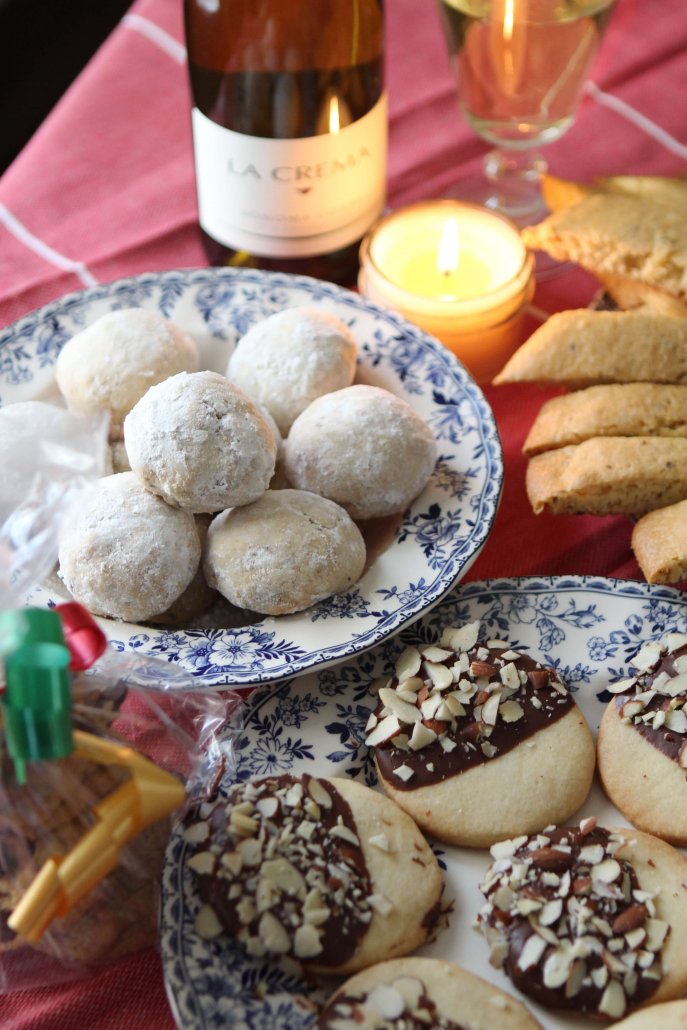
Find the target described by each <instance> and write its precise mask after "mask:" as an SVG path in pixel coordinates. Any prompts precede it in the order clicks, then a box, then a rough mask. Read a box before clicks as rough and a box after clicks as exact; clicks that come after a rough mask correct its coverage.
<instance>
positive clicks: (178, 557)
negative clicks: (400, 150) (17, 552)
mask: <svg viewBox="0 0 687 1030" xmlns="http://www.w3.org/2000/svg"><path fill="white" fill-rule="evenodd" d="M58 559H59V571H58V575H59V576H60V578H61V579H62V580H63V582H64V584H65V586H66V587H67V590H68V591H69V592H70V594H71V596H72V597H73V598H74V600H75V601H79V602H80V604H83V605H84V607H86V608H88V610H89V611H90V612H93V614H94V615H109V616H111V617H112V618H114V619H127V620H129V621H131V622H141V621H143V620H145V619H148V618H149V617H150V616H152V615H155V614H156V613H157V612H161V611H164V610H165V608H168V607H169V605H171V603H172V601H174V600H176V598H177V597H178V596H179V595H180V594H181V593H182V591H183V590H184V589H185V588H186V587H187V586H188V584H189V583H190V582H191V580H192V579H193V577H194V575H195V573H196V570H197V568H198V563H199V561H200V541H199V539H198V532H197V530H196V526H195V523H194V521H193V516H192V515H190V514H189V513H188V512H185V511H180V510H178V509H174V508H170V507H169V505H167V504H165V502H164V501H162V500H161V499H160V498H159V497H156V496H155V495H154V494H151V493H149V492H148V491H147V490H146V489H145V488H144V487H143V486H142V485H141V483H140V482H139V480H138V479H137V478H136V476H135V475H134V474H133V472H121V473H119V474H118V475H115V476H107V477H106V478H105V479H100V480H98V481H97V483H96V484H95V486H94V488H93V492H92V494H90V495H89V496H88V497H87V498H86V499H85V500H84V502H83V505H82V507H81V509H80V510H79V511H78V512H77V514H76V516H75V518H74V519H73V520H72V522H71V524H70V525H69V526H65V527H64V529H63V531H62V533H61V535H60V542H59V550H58Z"/></svg>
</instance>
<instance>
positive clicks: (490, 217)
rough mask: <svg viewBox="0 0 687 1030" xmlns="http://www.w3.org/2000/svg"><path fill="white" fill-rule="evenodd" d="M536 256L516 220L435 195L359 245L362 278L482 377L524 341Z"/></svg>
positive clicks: (364, 287) (367, 290)
mask: <svg viewBox="0 0 687 1030" xmlns="http://www.w3.org/2000/svg"><path fill="white" fill-rule="evenodd" d="M532 271H533V259H532V256H531V255H530V254H528V252H527V250H526V249H525V246H524V244H523V243H522V240H521V239H520V233H519V231H518V229H517V227H516V226H515V225H514V224H513V223H512V222H510V221H509V220H508V219H506V218H504V217H503V216H501V215H498V214H495V213H494V212H492V211H489V210H488V209H487V208H483V207H480V206H479V205H477V204H468V203H464V202H461V201H453V200H431V201H421V202H419V203H417V204H411V205H409V206H408V207H405V208H399V209H398V210H397V211H394V212H392V213H391V214H389V215H387V216H385V217H384V218H382V219H381V221H379V222H378V223H377V225H376V226H374V227H373V228H372V230H371V231H370V233H369V234H368V236H367V237H366V239H365V240H364V241H363V244H362V247H361V268H360V277H359V280H358V285H359V288H360V292H361V293H363V294H364V295H365V296H366V297H369V298H370V300H373V301H376V302H378V303H381V304H384V305H385V306H387V307H391V308H395V309H396V310H398V311H399V312H400V313H401V314H403V315H404V316H405V317H406V318H407V319H409V320H410V321H411V322H415V323H416V324H417V325H419V326H420V327H421V328H423V329H425V330H426V331H427V332H429V333H431V334H432V335H433V336H436V337H437V338H438V339H439V340H441V341H442V342H443V343H444V344H446V346H447V347H449V348H450V349H451V350H452V351H454V353H455V354H456V355H457V356H458V357H459V358H460V360H461V361H462V362H463V364H464V365H465V366H466V368H467V369H468V370H469V371H470V372H471V373H472V375H473V376H474V377H475V379H477V381H478V382H487V381H488V380H489V379H491V378H492V376H493V375H494V374H495V373H496V372H497V371H498V370H499V369H500V368H501V367H502V365H503V364H505V361H506V360H507V358H508V357H509V356H510V354H511V353H512V352H513V350H515V348H516V347H517V346H518V345H519V343H520V342H521V332H522V319H523V316H524V312H525V307H526V305H527V303H528V301H529V300H530V299H531V297H532V293H533V291H534V279H533V276H532Z"/></svg>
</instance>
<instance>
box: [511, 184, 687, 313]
mask: <svg viewBox="0 0 687 1030" xmlns="http://www.w3.org/2000/svg"><path fill="white" fill-rule="evenodd" d="M542 192H543V194H544V198H545V200H546V202H547V204H548V206H549V207H550V208H551V210H552V213H551V215H550V216H549V217H548V218H546V219H544V221H542V222H540V223H539V224H538V225H533V226H530V227H528V228H526V229H523V233H522V236H523V240H524V242H525V244H526V245H527V246H528V247H531V248H532V249H533V250H544V251H546V252H547V253H549V254H550V255H551V256H552V257H554V258H556V259H557V260H559V261H573V262H575V263H576V264H579V265H581V266H582V267H583V268H586V269H587V270H588V271H589V272H592V273H593V274H594V275H595V276H596V277H597V278H598V279H599V281H600V282H601V283H602V284H603V286H604V289H605V290H606V292H607V293H608V294H609V295H610V296H611V297H612V298H613V300H614V301H615V303H616V304H617V305H618V307H619V308H621V309H622V310H634V309H643V310H648V311H656V312H658V313H660V314H665V315H678V316H685V315H687V178H674V179H667V178H662V177H660V176H651V175H644V176H631V175H625V176H623V175H621V176H611V177H609V178H605V179H600V180H598V181H597V182H596V183H595V185H594V186H592V187H590V186H583V185H581V184H579V183H575V182H569V181H567V180H564V179H556V178H555V177H553V176H544V177H543V181H542Z"/></svg>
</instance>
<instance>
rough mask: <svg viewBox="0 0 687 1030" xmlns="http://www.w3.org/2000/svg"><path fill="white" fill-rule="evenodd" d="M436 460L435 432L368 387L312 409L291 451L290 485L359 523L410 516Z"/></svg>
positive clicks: (293, 434)
mask: <svg viewBox="0 0 687 1030" xmlns="http://www.w3.org/2000/svg"><path fill="white" fill-rule="evenodd" d="M436 457H437V445H436V441H435V439H434V435H433V433H432V431H431V429H430V428H429V426H428V425H427V424H426V423H425V422H424V421H423V420H422V419H421V418H420V416H419V415H418V414H417V413H416V412H415V411H414V410H413V409H412V408H411V407H410V405H409V404H408V403H407V402H406V401H404V400H402V399H401V398H400V397H397V396H396V395H395V394H393V393H390V392H389V391H388V390H383V389H381V388H380V387H378V386H364V385H362V384H360V385H355V386H349V387H347V388H346V389H345V390H337V391H336V392H335V393H328V394H326V395H325V396H324V397H320V398H318V399H317V400H316V401H313V403H312V404H310V405H309V407H307V408H306V409H305V411H304V412H303V413H302V414H301V415H299V416H298V418H297V419H296V421H295V422H294V424H293V425H292V427H291V431H290V433H289V435H288V437H287V440H286V445H285V469H286V475H287V476H288V479H289V481H290V482H291V483H293V485H294V486H296V487H298V488H299V489H301V490H312V491H313V492H314V493H316V494H322V496H323V497H329V498H330V500H332V501H336V503H337V504H340V505H341V506H342V508H345V509H346V511H347V512H348V513H349V514H350V516H351V518H354V519H371V518H378V517H380V516H384V515H392V514H394V513H395V512H399V511H404V510H405V509H406V508H407V507H408V505H409V504H410V503H411V501H413V500H414V499H415V498H416V497H417V496H418V494H419V493H420V492H421V491H422V490H423V488H424V487H425V485H426V483H427V480H428V479H429V477H430V475H431V474H432V470H433V469H434V464H435V462H436Z"/></svg>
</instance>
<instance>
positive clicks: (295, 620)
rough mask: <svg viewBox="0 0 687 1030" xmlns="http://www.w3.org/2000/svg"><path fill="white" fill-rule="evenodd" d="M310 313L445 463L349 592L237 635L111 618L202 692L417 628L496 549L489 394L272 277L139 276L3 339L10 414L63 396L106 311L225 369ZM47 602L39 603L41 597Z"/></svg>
mask: <svg viewBox="0 0 687 1030" xmlns="http://www.w3.org/2000/svg"><path fill="white" fill-rule="evenodd" d="M302 304H308V305H313V306H317V307H320V308H324V309H325V310H327V311H331V312H332V313H334V314H335V315H337V316H338V317H339V318H341V319H342V321H344V322H345V323H346V324H347V325H348V326H350V328H351V331H352V332H353V334H354V336H355V338H356V340H357V342H358V347H359V365H358V375H357V379H358V381H361V382H367V383H372V384H374V385H377V386H382V387H384V388H386V389H388V390H391V391H392V392H393V393H396V394H398V395H399V396H401V397H403V398H404V399H405V400H406V401H408V403H409V404H411V405H412V407H413V408H415V410H416V411H417V412H418V413H419V414H420V415H421V416H422V417H423V418H424V419H425V421H426V422H427V423H428V424H429V425H430V426H431V428H432V430H433V432H434V434H435V436H436V438H437V441H438V444H439V460H438V462H437V466H436V469H435V471H434V473H433V475H432V478H431V480H430V482H429V484H428V485H427V487H426V489H425V490H424V491H423V492H422V494H421V495H420V497H418V498H417V500H416V501H415V503H414V504H413V505H412V507H411V508H410V509H409V510H408V511H407V512H406V513H405V515H404V517H403V521H402V523H401V525H400V526H399V527H398V529H397V530H396V533H395V537H394V539H393V542H392V543H391V544H390V546H389V547H388V548H387V549H386V551H384V553H383V554H382V555H380V557H379V558H378V559H377V560H376V561H375V562H374V563H373V564H372V566H371V567H370V568H369V570H368V571H367V572H366V573H365V575H364V576H363V577H362V579H360V580H359V581H358V583H356V584H355V586H354V587H353V588H352V589H351V590H349V591H348V592H347V593H344V594H338V595H337V596H335V597H332V598H330V599H328V600H326V601H323V602H322V603H321V604H317V605H315V606H313V607H312V608H310V609H309V610H308V611H306V612H302V613H299V614H297V615H292V616H282V617H280V618H278V619H275V618H265V619H263V620H262V621H260V622H259V623H257V624H255V625H251V626H247V627H242V628H241V629H232V630H226V629H212V630H204V629H189V630H188V631H185V632H179V631H169V630H156V629H151V628H149V627H142V626H136V625H131V624H127V623H121V622H111V621H110V622H108V621H107V620H102V625H103V628H104V629H105V631H106V633H107V635H108V637H109V638H110V639H111V640H112V641H114V642H115V644H116V646H117V647H119V648H121V649H122V650H136V651H138V652H139V653H144V654H147V655H156V656H158V657H160V658H162V659H163V660H166V661H169V662H175V663H178V664H179V665H180V666H181V667H183V668H184V669H186V670H187V671H189V672H190V673H191V674H192V675H193V676H194V677H195V678H196V679H197V680H198V684H199V686H200V685H202V686H211V685H212V686H214V685H221V684H228V683H231V684H235V685H239V686H240V685H248V684H255V683H265V682H274V681H278V680H280V679H284V678H286V677H290V676H294V675H297V674H299V673H302V672H305V671H306V670H308V669H312V668H315V667H323V666H325V665H328V664H331V663H333V662H339V661H342V660H344V659H346V658H350V657H351V656H352V655H355V654H360V653H361V652H363V651H365V650H367V649H368V648H369V647H371V646H372V645H373V644H376V643H378V642H379V641H381V640H384V639H386V638H387V637H390V636H392V635H393V634H394V633H396V632H398V630H400V629H401V628H402V627H404V626H407V625H409V624H410V623H411V622H413V621H414V620H415V619H417V618H418V617H419V616H420V615H421V614H422V613H423V612H425V611H427V610H428V609H429V608H431V607H432V605H434V604H435V603H436V602H437V601H438V600H439V599H440V598H441V597H443V595H444V594H445V593H446V592H447V591H448V590H450V588H451V587H452V586H453V585H454V584H455V583H456V582H457V581H458V580H459V579H460V578H461V576H463V575H464V573H465V572H466V571H467V569H468V568H469V566H470V565H471V563H472V562H473V561H474V559H475V558H476V557H477V555H478V554H479V552H480V550H481V549H482V547H483V545H484V543H485V541H486V539H487V536H488V534H489V531H490V529H491V526H492V524H493V521H494V518H495V516H496V510H497V507H498V502H499V498H500V494H501V487H502V483H503V461H502V454H501V445H500V441H499V438H498V433H497V430H496V424H495V422H494V417H493V414H492V412H491V409H490V407H489V405H488V404H487V402H486V400H485V399H484V396H483V394H482V392H481V391H480V389H479V388H478V387H477V386H476V384H475V383H474V381H473V380H472V379H471V378H470V376H469V375H468V373H467V372H466V371H465V370H464V369H463V367H462V365H461V364H460V363H459V362H458V360H457V358H455V357H454V356H453V354H452V353H451V352H450V351H448V350H447V349H446V348H445V347H443V346H442V345H441V344H440V343H438V342H437V341H436V340H434V339H433V338H432V337H430V336H427V334H426V333H424V332H423V331H422V330H421V329H418V328H417V327H416V326H413V325H411V324H410V323H408V322H406V321H404V320H403V319H401V318H400V317H398V316H396V315H393V314H391V313H390V312H387V311H384V310H382V309H381V308H378V307H376V306H375V305H373V304H371V303H369V302H368V301H366V300H365V299H363V298H362V297H360V296H358V295H357V294H354V293H351V292H349V291H347V290H342V289H340V288H339V287H336V286H333V285H331V284H329V283H324V282H319V281H317V280H315V279H308V278H305V277H300V276H298V277H297V276H289V275H283V274H277V273H268V272H259V271H252V270H243V269H200V270H192V271H176V272H164V273H159V274H150V275H141V276H138V277H136V278H132V279H124V280H120V281H118V282H113V283H107V284H103V285H99V286H95V287H92V288H91V289H88V290H84V291H82V292H80V293H74V294H71V295H69V296H67V297H63V298H62V299H61V300H59V301H56V302H55V303H53V304H49V305H47V306H46V307H44V308H41V309H40V310H39V311H37V312H34V313H33V314H31V315H29V316H28V317H26V318H23V319H21V320H20V321H19V322H16V323H15V324H14V325H12V326H10V327H9V328H8V329H6V330H4V331H3V332H2V333H0V403H1V404H9V403H12V402H15V401H21V400H36V399H39V400H50V399H57V387H56V383H55V374H54V373H55V361H56V359H57V355H58V354H59V352H60V349H61V348H62V346H63V345H64V343H65V342H66V341H67V340H68V339H69V338H70V337H71V336H72V335H73V334H74V333H76V332H78V331H79V330H81V329H83V328H84V326H86V325H89V324H91V323H92V322H94V321H95V320H96V318H99V317H100V316H101V315H103V314H104V313H105V312H107V311H111V310H114V309H117V308H125V307H138V306H140V307H144V308H152V309H153V310H156V311H159V312H161V313H162V314H163V315H165V316H166V317H167V318H169V319H171V320H172V321H173V322H175V323H177V324H178V325H180V326H181V327H182V328H184V329H186V330H187V331H188V332H189V333H191V335H192V336H193V337H194V338H195V339H196V341H197V342H198V344H199V347H200V352H201V367H204V368H211V369H214V370H215V371H219V372H224V371H225V369H226V365H227V360H228V358H229V355H230V354H231V352H232V349H233V347H234V344H235V342H236V341H237V339H238V338H239V337H240V336H242V335H243V334H244V333H245V332H246V330H247V329H249V328H250V326H252V325H253V324H254V323H255V322H257V321H259V320H260V319H262V318H265V317H266V316H267V315H269V314H271V313H273V312H274V311H277V310H279V309H281V308H284V307H290V306H295V305H302ZM401 471H402V470H401ZM46 600H49V597H48V596H47V595H46V594H44V593H37V594H36V595H35V596H34V597H33V598H32V601H33V602H34V603H39V604H40V603H45V601H46Z"/></svg>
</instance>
